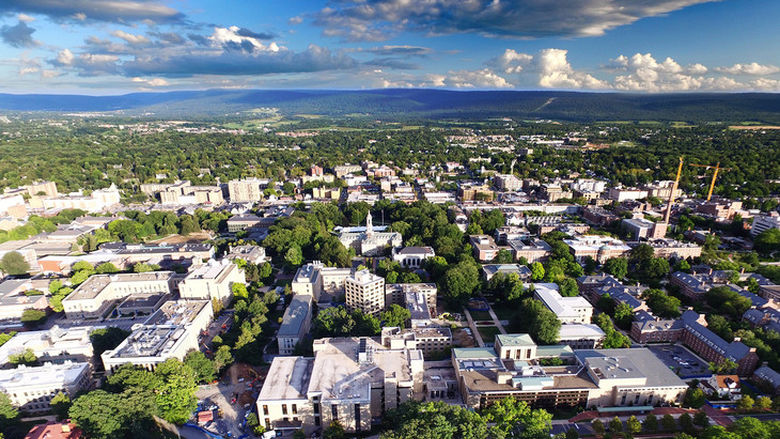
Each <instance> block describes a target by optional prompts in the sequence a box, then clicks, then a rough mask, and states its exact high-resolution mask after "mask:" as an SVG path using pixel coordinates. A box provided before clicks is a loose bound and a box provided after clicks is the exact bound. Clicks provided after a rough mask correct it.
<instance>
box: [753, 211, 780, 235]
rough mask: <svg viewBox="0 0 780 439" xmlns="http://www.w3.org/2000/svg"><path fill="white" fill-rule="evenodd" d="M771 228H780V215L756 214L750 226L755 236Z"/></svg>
mask: <svg viewBox="0 0 780 439" xmlns="http://www.w3.org/2000/svg"><path fill="white" fill-rule="evenodd" d="M770 229H780V216H778V215H777V214H775V215H771V216H770V215H756V216H754V217H753V225H752V227H751V228H750V236H752V237H753V238H755V237H756V236H758V235H760V234H761V233H762V232H765V231H767V230H770Z"/></svg>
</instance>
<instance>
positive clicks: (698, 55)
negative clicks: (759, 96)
mask: <svg viewBox="0 0 780 439" xmlns="http://www.w3.org/2000/svg"><path fill="white" fill-rule="evenodd" d="M779 18H780V1H778V0H720V1H718V0H331V1H318V0H274V1H271V0H0V78H2V79H3V80H2V82H0V92H5V93H79V94H92V95H106V94H116V93H126V92H137V91H171V90H194V89H212V88H256V89H305V88H325V89H372V88H405V87H420V88H447V89H463V90H468V89H477V90H480V89H517V90H584V91H602V92H611V91H619V92H631V93H664V92H723V91H726V92H731V91H735V92H736V91H761V92H780V31H779V29H780V28H779V27H778V24H777V23H778V19H779Z"/></svg>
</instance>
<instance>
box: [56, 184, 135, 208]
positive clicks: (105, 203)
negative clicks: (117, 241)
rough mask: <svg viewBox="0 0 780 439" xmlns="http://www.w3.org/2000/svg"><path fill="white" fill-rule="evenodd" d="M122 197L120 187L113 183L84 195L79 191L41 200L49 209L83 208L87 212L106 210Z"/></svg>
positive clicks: (117, 202)
mask: <svg viewBox="0 0 780 439" xmlns="http://www.w3.org/2000/svg"><path fill="white" fill-rule="evenodd" d="M120 199H121V196H120V194H119V189H117V187H116V186H115V185H114V184H113V183H112V184H111V186H109V187H108V188H105V189H97V190H94V191H92V193H91V194H90V195H83V193H82V192H81V191H79V192H76V193H73V194H69V195H66V196H57V197H45V198H43V199H42V200H41V202H42V204H43V208H44V209H47V210H58V209H82V210H86V211H87V212H104V211H106V210H108V208H109V207H112V206H115V205H117V204H119V202H120Z"/></svg>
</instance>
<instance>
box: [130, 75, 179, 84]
mask: <svg viewBox="0 0 780 439" xmlns="http://www.w3.org/2000/svg"><path fill="white" fill-rule="evenodd" d="M131 81H133V82H136V83H140V84H143V85H145V86H147V87H165V86H168V85H170V84H169V83H168V81H166V80H165V79H163V78H151V79H144V78H139V77H137V76H136V77H135V78H133V79H131Z"/></svg>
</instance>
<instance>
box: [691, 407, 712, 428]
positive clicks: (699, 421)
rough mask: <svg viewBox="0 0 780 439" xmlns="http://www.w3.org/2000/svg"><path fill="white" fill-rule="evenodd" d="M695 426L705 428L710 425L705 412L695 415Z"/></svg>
mask: <svg viewBox="0 0 780 439" xmlns="http://www.w3.org/2000/svg"><path fill="white" fill-rule="evenodd" d="M693 424H694V425H698V426H699V427H702V428H705V427H707V426H708V425H710V418H709V416H707V414H706V413H704V412H703V411H698V412H696V414H695V415H693Z"/></svg>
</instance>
